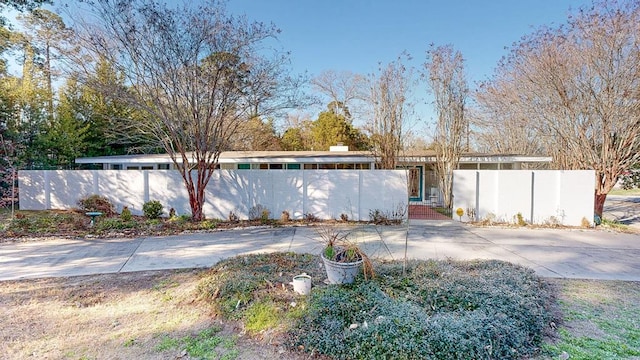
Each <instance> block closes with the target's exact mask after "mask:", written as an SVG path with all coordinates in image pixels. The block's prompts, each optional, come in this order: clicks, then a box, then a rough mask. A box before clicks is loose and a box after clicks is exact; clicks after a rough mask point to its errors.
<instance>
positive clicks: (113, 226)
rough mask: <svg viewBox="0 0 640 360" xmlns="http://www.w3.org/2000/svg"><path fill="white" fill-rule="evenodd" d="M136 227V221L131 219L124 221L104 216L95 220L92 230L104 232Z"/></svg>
mask: <svg viewBox="0 0 640 360" xmlns="http://www.w3.org/2000/svg"><path fill="white" fill-rule="evenodd" d="M138 227H139V224H138V222H137V221H135V220H133V219H131V220H129V221H126V220H124V219H122V218H104V219H98V220H97V221H96V224H95V226H94V231H95V232H106V231H112V230H125V229H136V228H138Z"/></svg>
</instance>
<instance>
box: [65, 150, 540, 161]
mask: <svg viewBox="0 0 640 360" xmlns="http://www.w3.org/2000/svg"><path fill="white" fill-rule="evenodd" d="M398 158H399V160H400V162H404V163H411V162H427V163H432V162H435V161H436V156H435V153H434V152H433V151H431V150H427V151H421V152H416V151H414V152H408V153H402V154H400V155H399V156H398ZM373 161H375V159H374V155H373V153H371V152H369V151H224V152H222V153H221V154H220V158H219V162H220V163H222V164H224V163H242V162H246V163H269V162H279V163H305V162H308V163H333V162H356V163H367V162H373ZM75 162H76V163H77V164H149V163H152V164H168V163H171V162H172V161H171V157H170V156H169V154H131V155H112V156H96V157H81V158H76V159H75ZM504 162H542V163H547V162H551V157H549V156H525V155H511V154H510V155H505V154H483V153H466V154H463V155H462V156H461V157H460V163H504Z"/></svg>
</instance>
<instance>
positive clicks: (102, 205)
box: [78, 195, 115, 216]
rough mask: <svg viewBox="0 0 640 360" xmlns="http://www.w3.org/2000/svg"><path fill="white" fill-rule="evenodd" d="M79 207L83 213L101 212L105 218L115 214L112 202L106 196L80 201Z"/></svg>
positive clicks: (89, 197) (91, 196) (86, 198)
mask: <svg viewBox="0 0 640 360" xmlns="http://www.w3.org/2000/svg"><path fill="white" fill-rule="evenodd" d="M78 207H79V208H80V210H82V211H99V212H101V213H102V214H103V215H105V216H112V215H113V214H115V208H114V206H113V204H111V201H109V199H107V198H106V197H104V196H100V195H89V196H87V197H84V198H81V199H80V200H78Z"/></svg>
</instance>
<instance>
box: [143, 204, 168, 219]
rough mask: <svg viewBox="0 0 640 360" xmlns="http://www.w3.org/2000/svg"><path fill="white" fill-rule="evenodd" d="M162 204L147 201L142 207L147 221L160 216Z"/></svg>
mask: <svg viewBox="0 0 640 360" xmlns="http://www.w3.org/2000/svg"><path fill="white" fill-rule="evenodd" d="M162 209H163V207H162V204H161V203H160V201H158V200H151V201H147V202H146V203H144V204H143V205H142V212H143V213H144V217H146V218H147V219H157V218H159V217H160V216H162Z"/></svg>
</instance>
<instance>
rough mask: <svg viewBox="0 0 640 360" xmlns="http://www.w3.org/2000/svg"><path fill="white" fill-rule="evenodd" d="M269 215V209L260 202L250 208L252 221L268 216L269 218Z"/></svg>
mask: <svg viewBox="0 0 640 360" xmlns="http://www.w3.org/2000/svg"><path fill="white" fill-rule="evenodd" d="M269 215H270V212H269V209H267V208H266V207H264V206H262V205H260V204H257V205H255V206H252V207H251V209H249V220H251V221H255V220H260V221H264V220H265V217H266V220H268V219H269Z"/></svg>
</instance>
